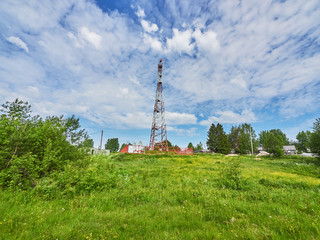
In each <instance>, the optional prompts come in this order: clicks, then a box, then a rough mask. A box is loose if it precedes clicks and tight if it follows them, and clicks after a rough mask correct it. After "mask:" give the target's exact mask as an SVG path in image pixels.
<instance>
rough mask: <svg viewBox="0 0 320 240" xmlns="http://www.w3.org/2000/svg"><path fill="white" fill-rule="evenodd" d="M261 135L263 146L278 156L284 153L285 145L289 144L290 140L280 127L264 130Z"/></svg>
mask: <svg viewBox="0 0 320 240" xmlns="http://www.w3.org/2000/svg"><path fill="white" fill-rule="evenodd" d="M259 136H260V143H261V144H262V146H263V148H264V149H265V150H266V151H267V152H269V153H272V154H273V155H274V156H277V157H280V156H282V155H283V146H284V145H287V144H289V140H288V139H287V137H286V135H285V134H284V133H283V132H282V131H281V130H280V129H272V130H270V131H262V132H261V133H260V134H259Z"/></svg>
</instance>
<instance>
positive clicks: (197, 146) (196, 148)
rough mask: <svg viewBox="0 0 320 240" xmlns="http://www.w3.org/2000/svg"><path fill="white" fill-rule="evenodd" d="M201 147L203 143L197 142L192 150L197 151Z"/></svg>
mask: <svg viewBox="0 0 320 240" xmlns="http://www.w3.org/2000/svg"><path fill="white" fill-rule="evenodd" d="M202 149H203V145H202V143H201V142H199V143H198V144H197V145H196V147H195V148H194V149H193V150H194V151H199V150H202Z"/></svg>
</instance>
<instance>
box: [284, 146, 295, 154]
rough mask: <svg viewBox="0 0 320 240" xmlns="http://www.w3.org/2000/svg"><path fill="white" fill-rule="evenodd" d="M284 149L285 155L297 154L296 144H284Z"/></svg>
mask: <svg viewBox="0 0 320 240" xmlns="http://www.w3.org/2000/svg"><path fill="white" fill-rule="evenodd" d="M283 151H284V154H285V155H294V154H297V149H296V147H295V146H294V145H288V146H283Z"/></svg>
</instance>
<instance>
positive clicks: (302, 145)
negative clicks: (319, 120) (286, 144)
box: [295, 131, 311, 152]
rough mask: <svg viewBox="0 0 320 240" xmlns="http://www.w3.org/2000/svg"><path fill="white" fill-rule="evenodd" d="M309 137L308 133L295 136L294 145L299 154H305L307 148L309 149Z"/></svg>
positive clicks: (309, 133)
mask: <svg viewBox="0 0 320 240" xmlns="http://www.w3.org/2000/svg"><path fill="white" fill-rule="evenodd" d="M310 137H311V132H310V131H306V132H304V131H301V132H299V133H298V134H297V136H296V139H297V142H296V143H295V146H296V148H297V150H298V151H301V152H307V151H308V148H310Z"/></svg>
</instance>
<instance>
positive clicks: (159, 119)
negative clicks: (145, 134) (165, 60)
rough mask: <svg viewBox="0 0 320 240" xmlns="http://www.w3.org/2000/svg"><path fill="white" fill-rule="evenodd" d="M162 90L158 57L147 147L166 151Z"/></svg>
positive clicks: (160, 63) (160, 67) (160, 66)
mask: <svg viewBox="0 0 320 240" xmlns="http://www.w3.org/2000/svg"><path fill="white" fill-rule="evenodd" d="M162 90H163V86H162V60H161V59H160V61H159V64H158V83H157V92H156V100H155V102H154V109H153V118H152V126H151V135H150V145H149V149H150V150H154V149H155V148H158V149H159V150H160V151H168V140H167V127H166V121H165V118H164V115H165V111H164V101H163V94H162Z"/></svg>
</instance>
